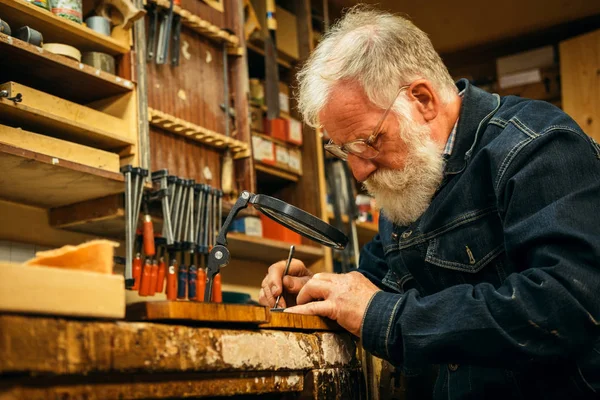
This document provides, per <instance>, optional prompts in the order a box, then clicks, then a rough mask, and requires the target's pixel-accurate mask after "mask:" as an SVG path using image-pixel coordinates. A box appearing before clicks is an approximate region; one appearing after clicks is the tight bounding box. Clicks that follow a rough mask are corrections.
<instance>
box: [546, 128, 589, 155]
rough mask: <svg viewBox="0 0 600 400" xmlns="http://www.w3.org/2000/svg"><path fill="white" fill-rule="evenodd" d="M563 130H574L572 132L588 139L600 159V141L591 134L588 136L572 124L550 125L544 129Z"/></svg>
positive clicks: (547, 130)
mask: <svg viewBox="0 0 600 400" xmlns="http://www.w3.org/2000/svg"><path fill="white" fill-rule="evenodd" d="M561 130H563V131H568V132H572V133H574V134H576V135H577V136H579V137H581V138H583V139H585V140H587V141H588V142H589V143H590V144H591V145H592V148H593V149H594V153H595V154H596V158H598V159H600V145H598V143H596V142H595V141H594V140H593V139H592V138H591V137H590V136H588V135H586V134H585V133H583V132H580V131H578V130H576V129H573V128H571V127H570V126H564V125H550V126H549V127H548V128H546V129H544V131H543V132H542V133H550V132H554V131H561Z"/></svg>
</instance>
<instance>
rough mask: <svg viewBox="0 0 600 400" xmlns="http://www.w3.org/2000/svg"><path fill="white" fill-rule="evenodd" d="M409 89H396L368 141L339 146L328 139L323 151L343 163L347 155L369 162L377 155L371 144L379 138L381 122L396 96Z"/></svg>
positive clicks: (377, 152) (403, 87)
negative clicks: (392, 98)
mask: <svg viewBox="0 0 600 400" xmlns="http://www.w3.org/2000/svg"><path fill="white" fill-rule="evenodd" d="M409 87H410V85H405V86H401V87H400V89H398V93H396V96H395V97H394V100H393V101H392V104H390V106H389V107H388V108H387V109H386V110H385V112H384V113H383V115H382V116H381V120H379V122H378V123H377V125H376V126H375V129H373V133H371V136H369V138H368V139H356V140H352V141H350V142H347V143H344V144H342V145H341V146H340V145H337V144H335V143H333V140H331V139H329V142H328V143H327V144H326V145H325V146H324V147H325V150H327V151H328V152H330V153H331V154H333V155H334V156H336V157H338V158H341V159H342V160H344V161H346V160H348V154H353V155H355V156H357V157H360V158H364V159H366V160H371V159H373V158H375V157H377V156H378V155H379V149H376V148H375V147H373V143H375V139H377V136H379V133H380V132H379V129H380V128H381V125H382V124H383V121H385V118H386V117H387V116H388V114H389V113H390V110H391V109H392V106H393V105H394V103H395V102H396V99H397V98H398V96H400V92H402V91H403V90H404V89H407V88H409Z"/></svg>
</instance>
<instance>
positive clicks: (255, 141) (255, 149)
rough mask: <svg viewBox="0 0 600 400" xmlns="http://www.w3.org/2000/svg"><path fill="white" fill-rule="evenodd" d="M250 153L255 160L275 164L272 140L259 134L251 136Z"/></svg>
mask: <svg viewBox="0 0 600 400" xmlns="http://www.w3.org/2000/svg"><path fill="white" fill-rule="evenodd" d="M252 153H253V155H254V159H255V160H258V161H260V162H262V163H265V164H269V165H275V145H274V144H273V142H271V141H269V140H266V139H263V138H261V137H259V136H252Z"/></svg>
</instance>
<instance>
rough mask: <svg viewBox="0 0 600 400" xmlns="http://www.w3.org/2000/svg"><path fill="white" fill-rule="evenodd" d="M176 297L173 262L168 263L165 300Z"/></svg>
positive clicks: (175, 276) (175, 277)
mask: <svg viewBox="0 0 600 400" xmlns="http://www.w3.org/2000/svg"><path fill="white" fill-rule="evenodd" d="M175 299H177V275H176V271H175V265H174V263H171V265H169V271H168V272H167V300H175Z"/></svg>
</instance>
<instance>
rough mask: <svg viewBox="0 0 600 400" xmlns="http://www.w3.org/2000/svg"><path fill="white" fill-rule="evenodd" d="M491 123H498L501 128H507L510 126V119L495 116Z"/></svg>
mask: <svg viewBox="0 0 600 400" xmlns="http://www.w3.org/2000/svg"><path fill="white" fill-rule="evenodd" d="M489 124H491V125H497V126H499V127H500V128H506V127H507V126H508V121H505V120H503V119H501V118H498V117H494V118H492V119H491V120H490V122H489Z"/></svg>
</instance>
